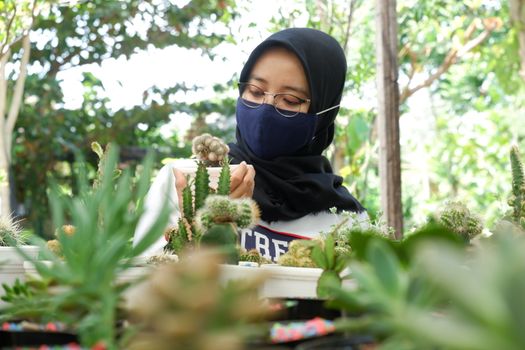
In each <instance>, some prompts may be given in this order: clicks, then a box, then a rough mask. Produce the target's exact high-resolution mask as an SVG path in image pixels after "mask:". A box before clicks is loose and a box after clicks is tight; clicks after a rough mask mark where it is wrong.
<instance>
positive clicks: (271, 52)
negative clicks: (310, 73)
mask: <svg viewBox="0 0 525 350" xmlns="http://www.w3.org/2000/svg"><path fill="white" fill-rule="evenodd" d="M248 83H250V84H254V85H257V86H258V87H260V88H261V89H263V90H264V91H265V92H269V93H271V94H282V93H286V94H291V95H295V96H297V97H299V98H302V99H305V100H306V99H309V98H310V89H309V87H308V81H307V80H306V74H305V73H304V69H303V66H302V64H301V61H299V58H297V56H296V55H295V54H293V53H292V52H290V51H289V50H287V49H285V48H281V47H274V48H270V49H268V50H267V51H266V52H265V53H263V54H262V55H261V57H259V59H258V60H257V62H255V65H254V66H253V69H252V71H251V73H250V78H249V81H248ZM265 101H266V103H268V104H273V97H272V96H270V95H267V96H266V100H265ZM309 107H310V106H309V103H308V102H305V103H303V104H302V105H301V110H300V112H302V113H306V112H308V108H309Z"/></svg>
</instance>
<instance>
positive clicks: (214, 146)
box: [191, 134, 230, 166]
mask: <svg viewBox="0 0 525 350" xmlns="http://www.w3.org/2000/svg"><path fill="white" fill-rule="evenodd" d="M191 150H192V153H193V154H194V155H195V156H196V157H197V158H198V159H199V160H201V161H203V162H204V163H205V164H206V165H207V166H218V165H220V164H223V162H224V160H227V159H228V158H227V157H228V152H229V151H230V148H229V147H228V145H227V144H226V143H224V141H222V140H221V139H220V138H218V137H215V136H211V135H210V134H202V135H199V136H197V137H195V138H194V139H193V142H192V147H191Z"/></svg>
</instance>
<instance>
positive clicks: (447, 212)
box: [438, 202, 483, 242]
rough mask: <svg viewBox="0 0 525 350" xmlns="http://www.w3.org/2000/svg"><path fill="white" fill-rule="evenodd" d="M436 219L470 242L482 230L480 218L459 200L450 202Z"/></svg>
mask: <svg viewBox="0 0 525 350" xmlns="http://www.w3.org/2000/svg"><path fill="white" fill-rule="evenodd" d="M438 221H439V222H440V223H441V224H443V225H444V226H445V227H447V228H448V229H450V230H451V231H453V232H456V233H457V234H458V235H460V236H461V237H462V238H463V239H464V240H465V241H466V242H470V240H471V239H472V238H474V237H475V236H477V235H479V234H480V233H481V232H482V231H483V224H482V222H481V219H480V218H479V217H478V216H477V215H474V214H472V213H471V212H470V210H469V209H468V208H467V207H466V206H465V204H463V203H461V202H450V203H449V204H448V205H447V207H446V208H445V209H444V210H443V211H441V213H440V214H439V216H438Z"/></svg>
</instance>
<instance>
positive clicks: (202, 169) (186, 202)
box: [167, 134, 259, 253]
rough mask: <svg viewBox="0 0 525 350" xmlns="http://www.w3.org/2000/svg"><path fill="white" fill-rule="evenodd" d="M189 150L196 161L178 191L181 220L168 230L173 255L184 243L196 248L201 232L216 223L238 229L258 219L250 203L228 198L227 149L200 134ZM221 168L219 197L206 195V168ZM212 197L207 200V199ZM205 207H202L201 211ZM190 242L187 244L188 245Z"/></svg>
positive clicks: (255, 208)
mask: <svg viewBox="0 0 525 350" xmlns="http://www.w3.org/2000/svg"><path fill="white" fill-rule="evenodd" d="M192 151H193V154H194V156H195V157H196V158H197V159H198V162H197V171H196V174H195V179H194V180H193V181H192V182H190V181H188V185H187V186H186V187H185V188H184V189H183V191H182V217H183V219H184V220H180V221H179V225H178V226H179V227H178V228H177V229H174V230H170V232H169V234H168V235H167V236H168V240H169V242H170V243H169V244H168V246H169V247H171V249H173V250H174V251H175V252H176V253H180V252H181V251H182V250H183V249H184V247H185V246H186V245H188V244H190V245H192V246H194V247H197V246H198V245H199V244H200V240H201V236H202V233H204V232H206V231H208V230H209V229H210V228H212V226H213V225H215V224H219V223H233V224H235V225H236V226H237V227H239V228H245V227H248V225H249V226H252V225H254V224H255V222H256V221H257V220H258V218H259V210H258V208H257V206H256V204H255V202H253V201H252V202H253V204H249V203H248V202H243V204H242V205H241V204H240V202H234V201H232V200H230V199H229V198H228V196H227V195H228V194H229V193H230V175H231V174H230V167H229V163H228V151H229V148H228V146H227V145H226V144H225V143H224V142H223V141H222V140H220V139H219V138H217V137H213V136H211V135H209V134H202V135H200V136H197V137H195V138H194V139H193V143H192ZM218 164H220V165H222V169H221V172H220V176H219V184H218V188H217V192H216V193H217V194H219V195H221V196H219V197H223V198H222V199H220V200H218V199H217V196H210V194H212V193H214V190H212V189H211V188H210V175H209V174H208V171H207V168H206V167H207V166H211V165H218ZM210 197H212V198H215V199H212V200H210V201H208V198H210ZM204 207H206V208H204ZM205 241H206V239H205ZM190 242H191V243H190Z"/></svg>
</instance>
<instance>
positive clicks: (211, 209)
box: [196, 195, 260, 232]
mask: <svg viewBox="0 0 525 350" xmlns="http://www.w3.org/2000/svg"><path fill="white" fill-rule="evenodd" d="M259 217H260V211H259V207H258V206H257V204H256V203H255V202H254V201H253V200H252V199H250V198H242V199H232V198H229V197H228V196H220V195H211V196H208V198H206V201H205V204H204V206H203V207H202V208H201V209H200V210H199V211H198V212H197V215H196V224H197V227H199V228H200V229H201V230H202V231H203V232H205V231H206V230H208V229H210V228H211V227H212V226H213V225H215V224H223V223H233V224H235V225H236V226H237V227H238V228H241V229H243V228H250V227H253V226H255V225H256V224H257V222H258V220H259Z"/></svg>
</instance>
